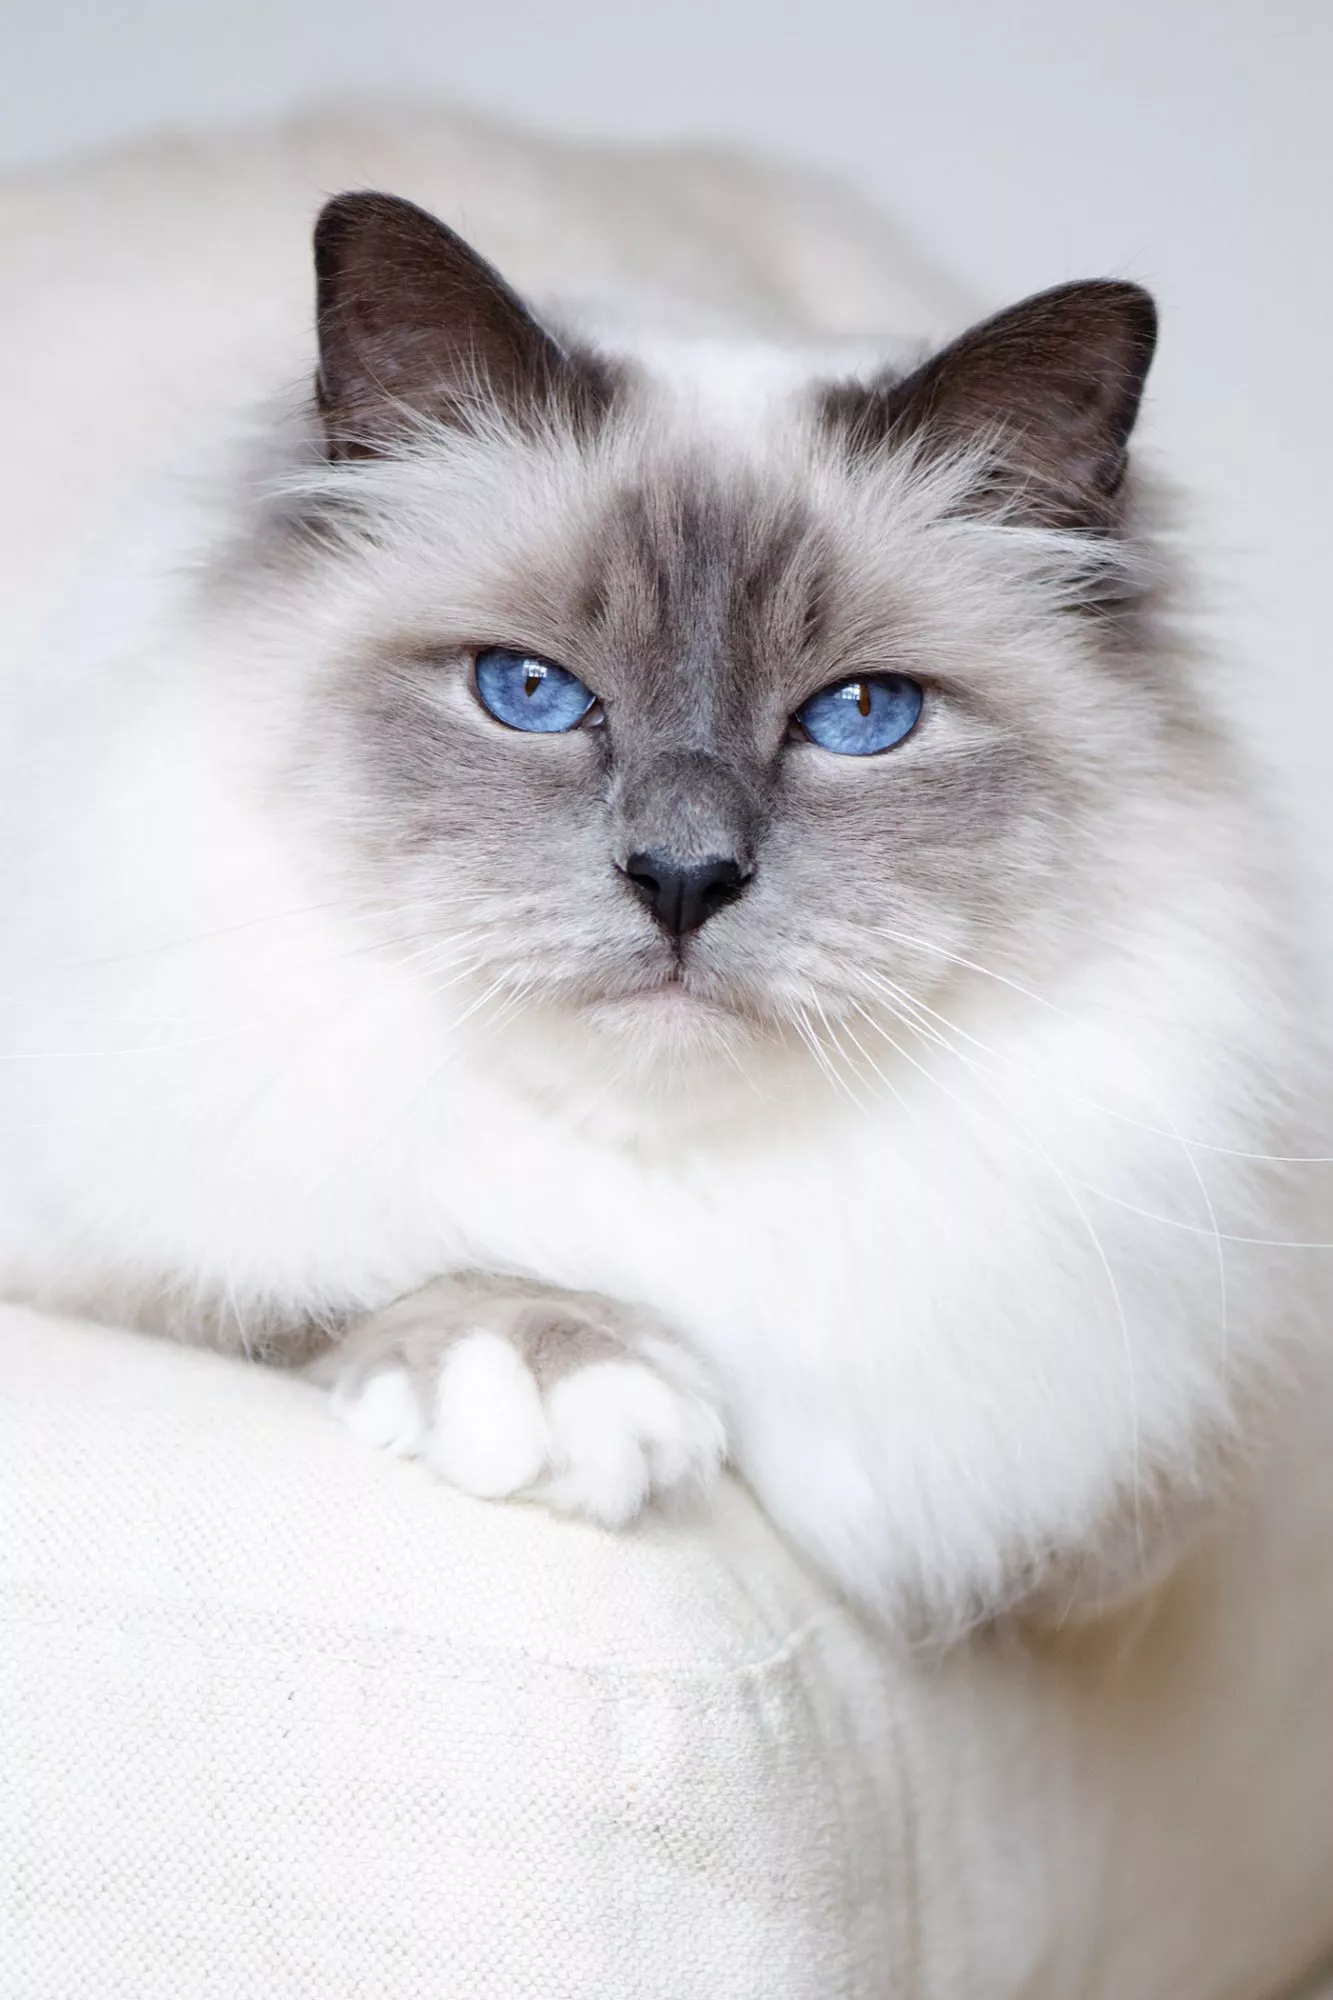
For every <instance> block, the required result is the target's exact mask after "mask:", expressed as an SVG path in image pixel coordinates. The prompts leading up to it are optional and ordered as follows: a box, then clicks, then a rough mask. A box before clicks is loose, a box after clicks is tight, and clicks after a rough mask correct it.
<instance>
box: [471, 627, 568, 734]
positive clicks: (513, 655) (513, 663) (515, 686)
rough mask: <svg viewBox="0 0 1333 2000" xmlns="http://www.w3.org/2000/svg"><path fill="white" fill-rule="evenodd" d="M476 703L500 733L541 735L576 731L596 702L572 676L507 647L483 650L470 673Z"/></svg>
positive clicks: (552, 663)
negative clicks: (517, 731) (514, 731)
mask: <svg viewBox="0 0 1333 2000" xmlns="http://www.w3.org/2000/svg"><path fill="white" fill-rule="evenodd" d="M472 679H473V686H474V687H475V689H476V694H477V700H478V701H479V702H480V703H481V705H482V707H483V708H484V709H485V710H486V711H487V713H488V714H490V715H493V716H494V717H495V719H496V721H497V722H502V723H503V724H504V726H505V728H506V729H524V730H528V731H533V732H536V733H538V734H541V735H543V736H553V735H559V734H560V733H562V732H563V731H565V730H569V729H577V727H578V725H579V724H580V722H582V721H583V719H584V717H585V716H586V715H587V714H588V712H589V710H590V709H591V708H592V707H593V705H594V703H595V702H596V700H597V697H596V695H595V694H594V693H593V691H592V689H591V688H589V687H585V686H584V684H583V682H582V681H581V680H580V679H579V678H578V676H577V674H571V673H570V671H569V669H568V668H567V667H558V666H557V665H556V664H555V662H554V660H543V659H541V658H540V657H539V656H538V655H537V654H535V653H519V652H515V651H512V650H511V649H510V648H509V647H507V646H488V647H486V649H485V650H484V651H483V652H480V653H478V654H477V658H476V662H475V665H474V666H473V670H472Z"/></svg>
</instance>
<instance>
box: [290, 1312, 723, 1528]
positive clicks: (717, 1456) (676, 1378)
mask: <svg viewBox="0 0 1333 2000" xmlns="http://www.w3.org/2000/svg"><path fill="white" fill-rule="evenodd" d="M320 1372H321V1373H322V1374H323V1375H324V1376H325V1377H326V1379H328V1378H330V1377H331V1379H332V1385H333V1406H334V1409H335V1411H336V1412H337V1414H338V1415H339V1416H340V1417H341V1418H342V1420H343V1422H344V1423H345V1424H346V1425H347V1426H348V1428H349V1429H350V1430H351V1431H352V1432H353V1433H354V1435H356V1436H357V1437H359V1438H361V1439H362V1440H363V1441H364V1442H365V1443H367V1444H371V1445H375V1446H378V1447H379V1448H381V1449H383V1450H386V1451H391V1452H396V1453H398V1454H399V1455H401V1456H404V1457H414V1458H421V1459H422V1460H424V1461H425V1462H426V1463H427V1464H428V1465H430V1466H431V1467H432V1468H433V1469H434V1470H435V1471H436V1472H438V1473H439V1474H440V1475H441V1477H442V1478H444V1479H447V1480H448V1481H449V1482H450V1484H451V1485H454V1486H457V1487H460V1488H461V1489H462V1491H463V1492H465V1493H471V1494H475V1495H477V1496H478V1497H479V1498H483V1499H496V1500H507V1499H519V1498H522V1499H531V1500H539V1501H542V1502H544V1503H545V1504H546V1505H547V1506H551V1507H556V1508H559V1509H561V1510H562V1511H564V1512H567V1513H573V1514H582V1515H585V1516H587V1517H589V1518H590V1519H592V1520H595V1521H600V1522H603V1523H604V1524H605V1525H607V1526H609V1527H620V1526H623V1525H624V1523H625V1522H627V1521H629V1520H631V1519H632V1518H633V1517H634V1515H635V1514H637V1513H638V1512H639V1510H640V1508H641V1507H642V1506H643V1505H644V1503H645V1501H647V1500H649V1499H650V1498H652V1497H654V1496H659V1495H665V1494H669V1493H673V1492H676V1491H679V1490H681V1489H688V1488H694V1489H700V1488H703V1487H705V1486H706V1485H707V1484H708V1483H709V1482H710V1481H711V1480H712V1478H713V1477H714V1475H715V1474H716V1472H717V1470H718V1468H719V1466H720V1465H721V1463H722V1460H723V1457H724V1455H725V1438H724V1433H723V1426H722V1420H721V1417H720V1416H719V1414H718V1411H717V1407H716V1404H715V1402H714V1400H713V1398H712V1396H711V1394H710V1392H709V1388H708V1385H707V1383H706V1381H705V1379H704V1376H703V1371H702V1370H701V1369H700V1368H699V1367H698V1366H697V1364H696V1363H695V1362H694V1361H693V1358H692V1357H691V1356H689V1355H687V1354H686V1353H685V1352H684V1351H683V1350H682V1349H681V1348H679V1347H678V1346H677V1345H676V1343H675V1342H674V1341H672V1340H671V1339H670V1338H669V1337H668V1336H667V1335H666V1334H664V1333H663V1332H662V1331H661V1329H660V1328H658V1327H657V1326H656V1325H655V1324H654V1323H652V1322H651V1321H650V1320H649V1319H648V1318H647V1316H646V1315H645V1314H643V1313H641V1312H638V1311H635V1310H632V1309H630V1308H627V1307H624V1306H619V1305H617V1304H615V1303H614V1302H613V1301H611V1300H609V1299H603V1298H600V1297H597V1296H594V1295H593V1294H590V1293H583V1292H579V1293H573V1292H557V1291H553V1290H543V1289H542V1288H541V1287H538V1286H536V1285H527V1284H523V1283H520V1282H518V1281H512V1280H499V1279H486V1278H450V1279H442V1280H440V1281H439V1282H438V1283H436V1284H433V1285H430V1286H428V1287H427V1288H426V1289H425V1290H424V1291H422V1292H418V1293H415V1294H414V1295H413V1296H412V1297H411V1298H408V1299H403V1300H400V1301H399V1302H398V1304H396V1305H394V1306H391V1307H390V1308H389V1309H388V1310H387V1311H386V1312H383V1313H380V1314H377V1315H376V1316H375V1317H374V1318H373V1319H371V1320H368V1321H366V1322H364V1323H363V1324H362V1325H361V1326H359V1327H357V1328H355V1329H354V1330H353V1331H352V1332H351V1333H350V1334H349V1335H348V1337H347V1338H346V1340H345V1341H344V1342H342V1343H340V1345H339V1347H338V1348H337V1349H335V1350H334V1352H333V1354H332V1355H331V1356H330V1357H329V1358H328V1359H327V1360H326V1361H325V1362H324V1363H323V1364H322V1366H321V1371H320Z"/></svg>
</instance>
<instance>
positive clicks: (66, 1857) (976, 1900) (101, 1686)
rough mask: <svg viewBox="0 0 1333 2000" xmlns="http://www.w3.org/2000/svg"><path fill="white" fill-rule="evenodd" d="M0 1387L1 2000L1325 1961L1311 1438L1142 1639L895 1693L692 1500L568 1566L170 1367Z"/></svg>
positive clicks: (504, 1988) (811, 1588)
mask: <svg viewBox="0 0 1333 2000" xmlns="http://www.w3.org/2000/svg"><path fill="white" fill-rule="evenodd" d="M0 1368H2V1369H3V1374H2V1375H0V1382H2V1383H3V1388H2V1389H0V1405H2V1408H0V1415H2V1417H3V1431H4V1435H3V1439H0V1482H2V1487H3V1494H2V1504H3V1515H2V1518H3V1528H4V1532H3V1537H0V1615H2V1616H3V1670H2V1673H0V1711H2V1712H0V1730H2V1732H3V1733H2V1734H0V1744H2V1745H3V1750H2V1764H0V1795H2V1797H0V1994H3V1996H4V2000H168V1996H169V1997H170V2000H241V1996H248V1995H255V1996H258V1997H259V2000H353V1996H355V2000H371V1996H373V2000H965V1996H967V2000H971V1996H976V2000H1019V1996H1022V2000H1270V1996H1272V1995H1274V1994H1275V1993H1276V1992H1277V1991H1278V1990H1279V1988H1280V1987H1281V1985H1282V1984H1283V1982H1285V1981H1286V1980H1288V1979H1290V1978H1294V1977H1296V1976H1297V1975H1298V1974H1299V1973H1300V1972H1301V1971H1302V1969H1304V1968H1308V1967H1309V1966H1310V1964H1311V1963H1312V1961H1313V1960H1314V1959H1315V1957H1316V1956H1317V1954H1318V1953H1319V1951H1320V1950H1321V1948H1323V1947H1325V1946H1327V1945H1330V1944H1333V1486H1331V1484H1330V1479H1329V1475H1328V1472H1327V1470H1326V1467H1325V1458H1326V1456H1327V1454H1326V1452H1325V1451H1324V1450H1323V1449H1322V1447H1321V1443H1320V1440H1319V1438H1318V1437H1317V1436H1314V1435H1312V1437H1311V1440H1310V1441H1309V1442H1308V1444H1307V1445H1305V1446H1303V1447H1302V1451H1301V1452H1297V1451H1293V1453H1292V1454H1291V1455H1290V1456H1289V1457H1288V1459H1287V1461H1286V1466H1285V1482H1286V1485H1285V1490H1284V1492H1283V1493H1282V1494H1280V1495H1279V1494H1277V1493H1276V1492H1274V1494H1273V1496H1272V1497H1271V1500H1270V1502H1269V1504H1268V1507H1267V1509H1266V1510H1265V1511H1263V1512H1261V1513H1256V1514H1255V1515H1254V1516H1253V1517H1252V1518H1250V1519H1249V1520H1248V1521H1247V1522H1246V1523H1245V1524H1244V1525H1243V1526H1242V1525H1238V1526H1237V1528H1236V1529H1235V1531H1234V1532H1233V1534H1232V1535H1231V1536H1230V1537H1229V1538H1228V1541H1227V1545H1226V1549H1225V1551H1224V1552H1222V1553H1219V1554H1217V1555H1215V1556H1213V1557H1210V1558H1208V1559H1205V1560H1202V1561H1201V1562H1200V1563H1199V1564H1197V1565H1196V1567H1195V1569H1194V1571H1193V1572H1192V1573H1191V1574H1190V1575H1189V1576H1188V1577H1187V1578H1186V1579H1185V1580H1184V1581H1182V1583H1181V1584H1180V1585H1179V1586H1178V1587H1177V1588H1176V1589H1175V1590H1174V1591H1173V1592H1172V1593H1170V1594H1169V1595H1168V1596H1167V1597H1166V1598H1165V1599H1164V1600H1163V1601H1162V1603H1161V1604H1160V1606H1159V1607H1158V1608H1157V1609H1156V1610H1155V1611H1154V1613H1153V1614H1152V1616H1151V1617H1147V1618H1145V1617H1144V1616H1141V1615H1136V1616H1135V1617H1134V1618H1132V1619H1129V1620H1126V1621H1122V1623H1121V1624H1119V1625H1118V1626H1117V1627H1116V1628H1115V1629H1114V1630H1108V1631H1106V1632H1103V1633H1099V1634H1097V1635H1095V1636H1094V1635H1091V1634H1086V1633H1085V1634H1083V1635H1081V1636H1075V1635H1072V1634H1066V1635H1064V1636H1063V1637H1062V1638H1061V1639H1060V1640H1059V1641H1058V1642H1056V1643H1053V1644H1048V1645H1045V1646H1043V1647H1040V1648H1025V1647H1023V1646H1020V1645H1019V1644H1017V1643H1016V1642H1014V1641H1013V1640H1008V1641H1004V1642H1001V1641H998V1640H996V1639H994V1638H992V1639H988V1640H985V1641H978V1643H977V1644H976V1645H975V1646H973V1647H970V1648H968V1649H965V1650H964V1651H962V1652H960V1653H958V1654H957V1655H956V1656H954V1657H953V1658H951V1659H949V1660H947V1661H945V1662H943V1663H941V1662H939V1661H931V1660H928V1659H914V1658H911V1657H909V1656H906V1655H905V1654H904V1653H902V1652H901V1651H900V1650H898V1649H896V1648H895V1647H894V1646H893V1645H891V1644H890V1643H889V1642H887V1641H886V1640H884V1639H882V1638H876V1637H875V1636H874V1635H872V1634H871V1633H870V1632H869V1631H867V1630H866V1629H865V1628H864V1627H863V1626H862V1625H861V1624H860V1623H859V1622H858V1620H857V1619H856V1618H855V1617H854V1616H853V1615H852V1614H851V1613H850V1612H849V1611H848V1610H847V1609H845V1608H844V1607H842V1606H840V1605H839V1604H838V1603H837V1602H835V1601H833V1600H832V1599H831V1598H830V1597H829V1596H828V1594H827V1593H826V1592H825V1591H824V1590H823V1589H822V1588H821V1586H820V1585H819V1584H818V1583H817V1582H816V1581H814V1580H813V1579H812V1578H811V1577H810V1576H809V1575H808V1574H807V1573H806V1572H805V1571H804V1570H803V1569H802V1567H801V1566H800V1565H799V1564H798V1563H797V1562H796V1561H795V1559H794V1558H793V1557H792V1556H791V1555H790V1554H789V1552H788V1551H787V1550H786V1549H785V1548H784V1547H783V1545H782V1544H781V1543H780V1542H779V1541H778V1540H777V1539H776V1538H775V1536H774V1535H773V1534H772V1532H771V1531H770V1530H769V1529H768V1527H767V1526H766V1525H765V1523H764V1522H763V1521H762V1520H761V1519H760V1518H759V1516H758V1515H757V1513H756V1511H755V1509H754V1508H753V1506H752V1505H751V1503H750V1501H749V1500H748V1499H747V1497H746V1496H745V1495H744V1493H743V1492H741V1491H740V1490H739V1489H738V1488H735V1487H728V1488H727V1489H726V1490H724V1491H723V1493H722V1495H721V1497H720V1499H719V1500H718V1502H717V1503H716V1505H715V1507H713V1508H712V1509H711V1510H710V1512H709V1515H708V1517H707V1518H704V1519H695V1520H689V1521H687V1520H678V1521H663V1520H654V1521H652V1522H649V1523H646V1524H645V1525H643V1526H642V1527H641V1528H640V1529H639V1530H638V1531H637V1532H634V1533H631V1534H629V1535H625V1536H622V1537H614V1536H610V1535H604V1534H602V1533H599V1532H597V1531H595V1530H592V1529H589V1528H585V1527H582V1526H578V1525H575V1524H572V1523H569V1522H562V1521H556V1520H552V1519H550V1518H548V1517H547V1516H545V1515H543V1514H542V1513H540V1512H537V1511H533V1510H528V1509H525V1508H521V1507H494V1506H486V1505H481V1504H476V1503H472V1502H469V1501H466V1500H463V1499H460V1498H459V1497H457V1496H456V1495H454V1494H451V1493H449V1492H448V1491H447V1490H445V1489H444V1488H443V1487H441V1486H439V1485H438V1484H436V1483H434V1482H433V1481H432V1480H431V1479H430V1478H429V1477H428V1476H427V1475H426V1474H425V1473H424V1472H423V1471H421V1470H420V1469H419V1468H417V1467H415V1466H411V1465H404V1464H400V1463H395V1462H393V1461H390V1460H387V1459H381V1458H377V1457H375V1456H373V1455H371V1454H369V1453H368V1452H366V1451H364V1450H363V1449H362V1448H360V1447H358V1446H357V1445H356V1444H354V1443H353V1442H352V1441H351V1440H349V1439H348V1438H346V1437H345V1436H344V1435H343V1434H342V1433H341V1432H340V1431H339V1430H338V1428H337V1427H336V1426H335V1425H334V1424H333V1423H332V1422H331V1421H330V1420H329V1419H328V1417H327V1416H326V1414H325V1412H324V1409H323V1405H322V1402H321V1400H320V1398H319V1397H318V1395H317V1394H316V1393H315V1392H314V1391H312V1390H310V1389H309V1388H307V1387H306V1386H304V1385H303V1384H300V1383H298V1382H295V1381H291V1380H287V1379H284V1378H282V1377H279V1376H277V1375H273V1374H268V1373H264V1372H261V1371H258V1370H248V1369H246V1368H244V1367H242V1366H239V1365H238V1364H236V1363H232V1362H227V1361H224V1360H220V1359H217V1358H214V1357H212V1356H208V1355H202V1354H193V1353H186V1352H182V1351H180V1350H178V1349H175V1348H172V1347H170V1346H167V1345H165V1344H158V1343H155V1342H153V1341H150V1340H145V1339H140V1338H138V1337H135V1336H132V1335H127V1334H117V1333H108V1332H105V1331H102V1330H98V1329H93V1328H83V1327H78V1326H72V1325H64V1324H58V1323H51V1322H44V1321H39V1320H38V1319H36V1318H35V1317H32V1316H30V1315H27V1314H24V1313H19V1312H12V1313H9V1314H6V1315H0ZM1330 1435H1333V1430H1330V1429H1328V1428H1325V1429H1324V1432H1323V1436H1324V1438H1325V1439H1327V1437H1328V1436H1330Z"/></svg>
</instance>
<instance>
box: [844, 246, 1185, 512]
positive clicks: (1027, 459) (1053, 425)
mask: <svg viewBox="0 0 1333 2000" xmlns="http://www.w3.org/2000/svg"><path fill="white" fill-rule="evenodd" d="M1156 341H1157V311H1156V308H1155V306H1154V305H1153V302H1152V299H1151V298H1150V297H1149V295H1148V293H1147V292H1145V291H1143V290H1142V289H1141V288H1140V287H1139V286H1138V285H1130V284H1121V283H1115V282H1112V281H1110V280H1105V281H1100V282H1098V281H1090V282H1088V283H1085V284H1074V285H1060V286H1057V288H1056V289H1055V290H1054V291H1049V292H1040V293H1038V294H1037V296H1036V297H1035V298H1031V299H1025V300H1024V301H1023V303H1022V304H1021V305H1016V306H1011V307H1010V309H1009V310H1008V311H1007V312H1002V313H998V314H997V315H996V316H995V318H994V319H988V320H985V321H983V323H982V324H981V325H980V326H975V327H973V328H972V329H971V331H970V332H968V333H965V334H964V335H963V336H962V338H961V339H959V340H956V341H954V343H953V345H952V346H950V347H946V348H945V349H944V351H943V352H942V353H940V354H937V355H936V356H934V358H933V359H932V360H930V361H927V362H926V363H925V364H924V365H923V366H922V367H920V368H918V369H917V370H916V371H915V372H914V373H913V374H911V375H909V376H907V377H906V379H905V380H902V381H899V382H895V383H887V382H886V383H885V384H883V385H882V386H881V387H878V388H875V387H872V388H871V389H869V390H866V391H863V392H862V394H863V397H870V398H873V399H874V405H875V407H874V408H873V410H872V409H871V408H870V407H869V406H868V405H866V404H864V403H863V405H862V408H861V410H860V412H859V416H858V413H857V410H856V408H855V404H854V402H853V401H851V400H850V398H851V396H852V392H851V391H850V390H848V389H847V388H845V387H841V388H838V389H836V390H834V391H833V392H832V398H833V400H832V401H831V402H830V404H829V406H828V407H829V414H830V416H832V417H833V418H834V419H835V421H837V420H838V418H839V415H840V414H841V421H842V422H843V423H844V425H846V427H847V429H848V432H849V435H851V436H853V437H854V436H855V435H856V433H857V429H858V425H859V428H860V433H861V438H862V441H863V442H864V441H867V440H868V439H870V438H873V437H875V436H878V437H879V438H880V439H884V440H887V439H893V440H894V441H897V440H906V439H908V438H911V437H918V438H920V439H921V440H922V441H923V442H924V443H926V444H927V445H931V444H933V443H935V442H938V443H939V444H940V445H941V446H944V447H948V446H950V445H958V444H967V443H969V442H977V443H983V442H984V441H986V440H987V439H988V438H989V439H993V440H994V441H995V445H996V455H995V458H994V461H993V467H992V470H991V471H990V473H989V475H988V476H987V479H986V481H985V487H986V495H987V496H988V497H989V498H990V499H991V500H992V501H995V502H1002V503H1003V504H1005V505H1006V507H1007V508H1008V510H1009V511H1010V513H1011V515H1013V514H1017V516H1018V517H1019V518H1021V519H1023V520H1026V521H1035V522H1040V523H1042V524H1043V525H1048V526H1053V527H1075V528H1077V527H1084V528H1108V527H1112V526H1114V524H1115V520H1116V516H1117V508H1116V504H1115V503H1116V496H1117V494H1118V493H1119V491H1120V486H1121V482H1122V480H1123V479H1124V475H1125V465H1126V458H1127V447H1128V444H1129V436H1130V432H1131V431H1132V430H1133V428H1134V420H1135V418H1136V417H1137V415H1138V410H1139V402H1140V400H1141V398H1142V395H1143V385H1144V381H1145V379H1146V377H1147V374H1148V369H1149V367H1150V366H1151V363H1152V358H1153V349H1154V347H1155V346H1156ZM839 401H841V404H842V408H841V413H840V412H839V407H838V405H839ZM983 497H985V496H983Z"/></svg>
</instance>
